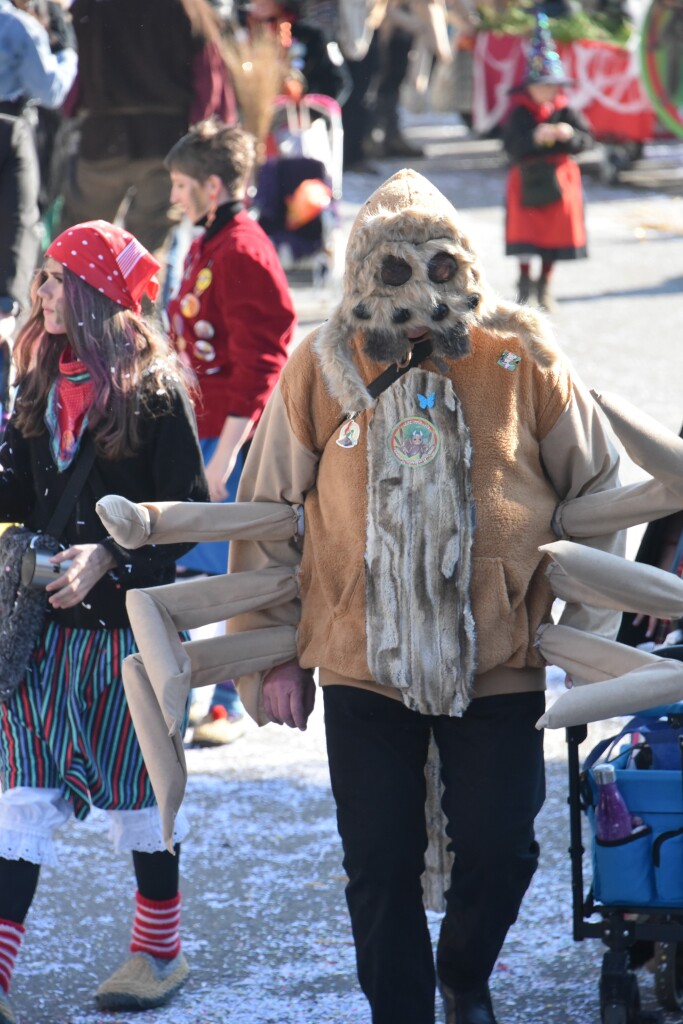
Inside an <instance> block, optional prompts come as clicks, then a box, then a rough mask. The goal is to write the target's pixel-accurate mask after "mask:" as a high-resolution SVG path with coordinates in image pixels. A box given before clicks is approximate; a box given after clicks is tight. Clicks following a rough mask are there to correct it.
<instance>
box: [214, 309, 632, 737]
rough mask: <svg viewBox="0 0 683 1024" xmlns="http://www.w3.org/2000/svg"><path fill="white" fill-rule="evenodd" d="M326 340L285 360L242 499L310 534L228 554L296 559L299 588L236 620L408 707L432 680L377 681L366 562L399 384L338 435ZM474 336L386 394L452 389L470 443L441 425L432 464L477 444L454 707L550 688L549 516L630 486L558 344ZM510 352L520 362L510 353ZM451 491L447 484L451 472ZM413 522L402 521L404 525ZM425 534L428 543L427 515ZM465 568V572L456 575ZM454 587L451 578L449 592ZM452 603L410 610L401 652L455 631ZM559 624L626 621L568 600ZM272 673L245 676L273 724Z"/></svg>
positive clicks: (412, 472)
mask: <svg viewBox="0 0 683 1024" xmlns="http://www.w3.org/2000/svg"><path fill="white" fill-rule="evenodd" d="M316 338H317V332H313V334H311V335H310V336H309V337H308V338H307V339H306V340H305V341H304V342H302V343H301V345H300V346H299V348H298V349H297V350H296V351H295V353H294V354H293V356H292V357H291V359H290V361H289V363H288V365H287V366H286V367H285V370H284V372H283V374H282V377H281V379H280V383H279V386H278V388H277V390H276V391H275V392H274V394H273V396H272V397H271V400H270V402H269V404H268V406H267V408H266V411H265V413H264V416H263V418H262V420H261V423H260V424H259V427H258V429H257V432H256V435H255V438H254V441H253V443H252V447H251V451H250V454H249V457H248V459H247V463H246V465H245V468H244V471H243V474H242V480H241V484H240V488H239V492H238V500H240V501H251V500H254V501H281V502H285V503H287V504H290V505H298V504H301V505H303V507H304V520H305V532H304V537H303V542H302V543H301V544H300V545H294V544H292V543H290V544H287V545H286V546H282V545H278V544H273V545H263V544H257V543H253V542H242V541H237V542H233V543H232V544H231V552H230V569H231V571H241V570H247V569H256V568H262V567H264V566H267V565H274V564H288V565H292V564H296V563H297V562H298V563H299V581H300V596H299V599H297V600H295V601H293V602H290V603H289V604H288V605H284V606H280V607H278V608H276V609H273V610H272V611H265V612H258V613H254V614H250V615H248V616H240V617H239V618H237V619H233V620H231V621H230V622H229V623H228V630H229V631H230V632H238V631H241V630H243V629H254V628H258V627H263V626H269V625H275V624H280V623H283V622H285V623H288V624H294V625H297V627H298V634H297V637H298V642H297V647H298V657H299V661H300V663H301V665H302V666H303V667H305V668H319V669H320V670H321V671H320V678H321V682H322V683H323V684H325V683H330V682H334V683H339V682H347V683H350V684H352V685H361V686H371V687H372V688H373V689H374V688H377V687H378V686H379V688H381V690H382V691H383V692H385V693H387V694H388V695H391V696H397V697H399V698H400V699H403V700H404V701H405V702H406V703H408V704H409V706H417V705H416V704H415V703H414V701H413V702H412V703H411V701H412V698H411V694H410V688H411V686H412V685H420V686H422V687H423V688H427V687H428V685H429V681H428V680H426V681H425V680H424V679H423V680H420V681H418V680H411V679H410V678H408V679H407V681H406V680H403V681H402V682H400V684H397V688H396V689H394V690H393V691H392V686H393V685H394V682H395V681H394V680H393V679H392V678H382V679H381V680H378V679H377V678H376V673H375V677H374V678H373V672H372V670H371V668H370V665H369V661H371V660H372V661H373V662H374V663H376V664H379V663H380V662H381V658H378V657H377V656H376V647H377V643H378V640H377V637H378V636H379V643H380V646H381V642H382V637H383V635H384V633H385V632H386V629H387V627H388V626H390V625H391V624H390V623H387V622H386V621H383V620H384V618H385V617H384V616H383V615H382V614H381V613H380V614H378V613H377V607H376V605H373V607H372V609H371V611H372V612H373V614H374V619H372V618H370V619H369V616H368V608H367V602H366V597H367V595H368V594H370V593H372V588H371V589H370V590H368V582H369V581H368V565H369V564H374V562H373V559H372V558H371V557H369V556H370V552H369V550H368V534H369V531H368V486H369V480H368V462H369V460H370V461H371V462H372V460H373V459H376V458H378V457H380V456H378V455H377V453H376V452H374V451H370V448H369V444H370V442H369V439H371V438H372V420H373V418H374V417H375V416H377V415H378V410H379V409H380V408H381V403H382V402H383V400H384V398H385V395H386V394H387V393H385V394H384V395H382V396H380V398H379V401H378V403H377V407H375V408H372V409H365V410H363V411H361V412H360V413H359V415H358V416H357V418H356V423H357V425H358V428H359V434H358V439H357V443H356V444H355V446H353V447H350V448H346V447H342V446H340V445H338V444H337V440H338V438H339V434H340V428H341V425H342V423H343V422H344V420H345V411H344V409H343V408H342V407H341V405H340V403H339V402H338V401H336V400H335V399H334V398H332V397H331V396H330V394H329V392H328V390H327V387H326V380H325V376H324V373H323V368H322V367H321V358H320V355H319V350H318V348H317V346H316ZM470 342H471V350H470V352H469V354H467V355H465V356H463V357H461V358H458V359H449V360H441V361H440V363H439V365H438V366H437V365H436V364H434V363H432V362H430V361H427V362H425V363H423V364H422V366H421V367H420V368H419V369H414V370H410V371H409V372H408V373H407V374H406V376H405V377H404V378H402V382H401V383H400V385H399V384H394V385H393V386H392V388H391V389H389V391H390V392H392V391H394V390H395V389H397V388H399V386H401V387H402V388H403V392H402V395H401V396H400V397H401V401H403V402H409V400H410V399H411V396H412V397H417V395H418V394H420V393H421V392H419V391H417V392H416V393H415V395H413V392H414V391H415V389H414V388H413V387H412V385H411V378H412V377H413V375H415V380H416V381H417V382H418V383H419V385H420V387H421V388H424V389H429V388H432V390H433V391H434V392H435V393H437V394H438V395H439V399H441V395H442V394H443V395H444V402H443V403H441V404H442V405H444V406H445V404H447V402H448V395H450V394H453V395H454V396H455V403H456V406H457V407H458V409H459V410H460V413H461V414H462V418H463V419H464V424H465V430H466V434H467V437H466V438H465V441H464V442H463V439H462V438H459V439H458V440H457V443H458V444H460V446H461V448H460V453H459V454H458V453H456V454H455V455H454V454H453V451H452V446H453V445H454V444H455V443H456V439H455V437H452V436H451V434H450V433H449V428H448V423H449V422H450V421H449V420H448V419H447V418H446V419H445V420H444V419H442V420H441V421H440V426H439V427H438V428H435V429H438V436H439V442H440V447H439V453H438V455H437V456H436V457H435V458H434V459H433V462H432V463H431V464H432V465H433V464H434V463H438V460H439V458H440V457H441V456H443V458H446V459H447V458H449V457H450V458H452V459H453V460H454V461H453V463H452V465H454V466H455V465H459V464H460V462H461V461H462V458H464V457H465V456H464V455H463V453H464V451H465V449H464V448H463V447H462V445H463V443H466V444H467V447H468V451H470V452H471V453H470V455H469V459H470V466H469V481H468V487H469V488H470V489H471V490H470V495H471V500H472V503H473V507H474V512H475V518H476V526H475V527H474V531H473V539H472V543H471V563H470V565H469V572H468V576H469V579H468V590H469V599H470V608H471V616H472V619H473V624H474V629H473V635H474V648H473V649H474V654H473V659H474V677H473V679H472V680H471V681H470V682H469V683H468V682H467V681H465V683H466V686H465V691H464V692H465V696H464V698H463V700H464V703H463V700H461V701H460V703H458V702H457V701H455V702H454V703H453V704H452V707H453V708H455V709H456V710H455V711H453V712H451V713H461V711H462V709H463V707H464V706H466V703H467V700H468V699H470V698H471V697H477V696H484V695H490V694H495V693H501V692H522V691H525V690H533V689H542V688H543V686H544V673H543V666H544V662H543V659H542V658H541V656H540V654H539V653H538V651H537V650H536V648H535V646H534V641H535V637H536V630H537V629H538V627H539V625H541V624H542V623H544V622H547V621H549V619H550V609H551V605H552V594H551V591H550V588H549V585H548V582H547V580H546V578H545V568H546V558H545V557H544V556H543V555H542V553H541V552H539V550H538V548H539V545H541V544H544V543H548V542H549V541H552V540H553V539H555V538H554V535H553V532H552V530H551V525H550V524H551V519H552V515H553V512H554V510H555V507H556V506H557V504H558V502H559V501H562V500H566V499H568V498H571V497H576V496H578V495H583V494H587V493H594V492H597V491H601V490H605V489H606V488H610V487H613V486H615V485H616V484H617V482H618V481H617V470H618V457H617V454H616V450H615V448H614V445H613V443H612V440H611V436H610V433H609V430H608V428H607V426H606V423H605V420H604V419H603V417H602V415H601V413H600V411H599V410H598V408H597V406H596V405H595V404H594V402H593V400H592V398H591V397H590V395H589V394H588V392H587V391H586V389H585V388H584V387H583V385H582V384H581V382H580V381H579V380H577V379H576V378H575V376H574V375H573V374H572V372H571V369H570V367H569V365H568V363H567V361H566V360H565V359H564V357H563V356H562V354H561V353H560V351H559V350H557V351H555V352H554V353H553V354H552V356H551V357H549V358H545V359H544V360H543V361H541V362H539V361H538V360H537V359H535V358H534V356H533V353H532V352H531V351H530V350H529V346H528V345H527V344H526V343H525V342H523V341H522V340H521V339H519V338H506V339H505V344H503V343H502V342H501V338H500V337H499V336H498V335H496V334H495V333H493V332H488V331H486V330H483V329H481V328H474V329H473V330H472V331H471V333H470ZM504 350H506V351H507V352H509V353H512V354H513V355H515V356H517V357H518V360H519V361H518V362H517V363H516V365H515V368H514V369H512V370H511V369H509V368H506V366H505V365H501V363H500V362H499V360H501V355H502V353H503V351H504ZM352 355H353V360H354V363H355V366H356V369H357V370H358V372H359V374H360V377H361V378H362V380H363V381H364V382H365V383H366V384H367V383H369V382H370V381H372V380H373V379H374V378H375V377H376V376H377V375H378V373H379V372H381V370H382V369H383V366H382V365H378V364H376V363H374V362H372V361H371V360H370V359H369V358H368V357H367V356H366V355H365V354H364V351H363V349H362V336H361V334H360V332H359V334H358V336H357V338H356V339H354V342H353V352H352ZM502 362H503V364H505V363H506V362H507V364H508V366H509V365H510V360H509V359H507V360H505V359H503V360H502ZM513 362H514V361H513ZM443 378H445V380H444V379H443ZM444 389H446V390H444ZM428 394H429V392H428ZM392 397H393V396H388V397H387V401H390V400H391V399H392ZM433 412H434V409H433V408H432V409H427V410H424V411H422V410H419V409H418V406H417V402H416V403H415V405H414V407H411V406H410V404H409V405H408V407H407V408H406V410H405V413H406V415H407V416H410V415H418V416H420V417H422V418H423V419H425V418H429V417H431V416H432V414H433ZM444 423H445V424H446V425H445V426H444ZM389 461H391V460H389ZM392 465H393V463H392ZM428 468H429V467H422V469H423V470H424V469H428ZM395 471H396V472H397V473H399V474H400V473H404V474H407V475H408V478H409V483H408V487H409V488H410V487H413V486H415V487H416V488H419V487H420V486H421V485H420V484H419V483H416V482H415V481H419V480H420V479H421V478H420V477H419V472H420V470H419V469H416V468H415V467H414V466H402V465H400V464H399V463H396V467H395ZM392 472H393V471H392ZM446 479H447V478H446ZM392 483H393V482H392V480H391V479H389V484H390V485H391V484H392ZM439 486H440V487H441V489H442V491H443V477H442V478H441V483H440V484H439ZM406 493H408V494H410V490H408V492H406ZM411 504H412V503H411V501H410V500H408V501H407V502H406V504H405V506H404V507H405V517H406V518H407V519H408V520H409V519H410V515H411ZM437 504H438V502H437ZM421 517H422V518H421V521H420V522H421V528H423V530H424V531H425V532H426V534H427V535H429V532H430V523H429V521H428V520H429V513H425V511H424V508H423V509H422V512H421ZM403 518H404V515H400V516H399V517H398V520H401V524H400V525H401V527H403V525H404V524H403V523H402V520H403ZM425 519H426V520H427V521H425ZM419 526H420V524H418V527H419ZM412 530H413V533H412V534H411V536H412V537H413V538H415V525H414V524H413V527H412ZM397 533H400V530H399V529H398V522H397ZM591 543H593V544H594V546H598V547H600V548H601V549H602V550H610V551H614V552H617V553H622V552H623V537H621V536H620V535H616V536H607V537H600V538H598V539H596V540H595V541H591ZM461 558H462V552H461ZM405 561H406V552H405V550H404V551H400V550H397V551H396V552H395V559H394V564H393V568H392V565H391V562H389V564H388V569H387V572H388V575H390V576H391V575H392V574H393V573H394V571H395V574H396V575H397V577H398V578H399V580H400V577H401V573H402V572H404V569H405V565H404V563H405ZM382 564H385V566H386V563H382ZM411 565H413V566H415V565H417V569H414V570H413V571H415V572H416V573H417V574H419V565H420V563H419V562H418V563H415V562H411ZM457 576H458V571H457V567H456V570H455V573H454V574H453V576H452V579H453V580H457ZM449 586H450V583H449V582H448V581H446V583H445V584H444V587H446V588H448V587H449ZM400 589H401V588H400V586H396V587H395V588H394V590H395V591H397V592H400ZM444 592H445V591H444ZM399 601H400V597H399ZM441 609H442V602H441V600H440V596H439V595H437V598H436V600H435V602H434V603H433V605H432V606H431V611H430V614H429V616H428V619H429V621H428V622H426V624H425V623H422V624H420V623H418V624H416V625H414V621H413V620H414V617H413V616H411V614H410V609H408V614H407V615H405V616H404V617H402V618H401V635H400V643H399V644H398V645H397V646H398V648H399V649H400V650H399V654H398V655H397V657H398V658H399V659H400V658H401V657H402V655H401V653H400V652H401V651H404V650H412V648H413V647H420V646H424V645H425V643H428V642H429V636H430V634H431V636H432V638H436V637H439V636H441V635H448V633H449V631H451V632H453V631H454V630H455V629H457V628H458V626H457V624H456V623H454V622H453V621H448V620H444V619H443V618H442V616H441ZM468 614H469V612H468ZM562 621H563V623H565V624H568V625H573V626H576V627H578V628H581V629H586V630H590V631H593V632H598V633H600V634H601V635H604V636H608V637H609V636H613V635H614V634H615V632H616V628H617V625H618V616H617V615H615V614H614V613H612V612H606V611H604V610H598V609H594V608H588V607H585V606H579V605H576V606H567V607H566V608H565V611H564V615H563V619H562ZM413 629H415V631H416V636H413V635H412V632H413ZM382 663H384V662H382ZM389 664H391V662H390V661H389ZM397 675H400V671H398V672H397ZM259 682H260V680H259V679H257V678H256V677H248V678H245V679H243V680H239V681H238V685H239V686H240V691H241V693H242V696H243V699H244V700H245V703H246V704H247V707H248V709H249V710H250V712H251V713H252V714H253V715H254V717H255V718H256V719H257V720H262V715H261V712H260V700H259ZM458 709H459V710H458Z"/></svg>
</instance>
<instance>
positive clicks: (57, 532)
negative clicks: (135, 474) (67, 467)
mask: <svg viewBox="0 0 683 1024" xmlns="http://www.w3.org/2000/svg"><path fill="white" fill-rule="evenodd" d="M94 461H95V445H94V443H93V440H92V437H91V436H90V434H85V436H84V437H83V442H82V444H81V447H80V449H79V451H78V453H77V455H76V458H75V459H74V461H73V463H72V465H71V474H70V476H69V479H68V481H67V484H66V487H65V488H64V491H63V492H62V496H61V498H60V499H59V501H58V502H57V507H56V508H55V510H54V512H53V513H52V516H51V518H50V522H49V523H48V524H47V526H46V527H45V532H46V533H49V534H50V535H51V536H52V537H55V538H56V539H57V540H59V539H60V538H61V535H62V532H63V530H64V527H65V526H66V521H67V519H68V518H69V516H70V515H71V510H72V509H73V507H74V505H75V504H76V499H77V498H78V496H79V494H80V493H81V491H82V490H83V486H84V484H85V481H86V479H87V476H88V473H89V472H90V470H91V469H92V465H93V463H94Z"/></svg>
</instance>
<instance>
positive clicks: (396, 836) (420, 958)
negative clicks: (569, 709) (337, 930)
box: [323, 686, 545, 1024]
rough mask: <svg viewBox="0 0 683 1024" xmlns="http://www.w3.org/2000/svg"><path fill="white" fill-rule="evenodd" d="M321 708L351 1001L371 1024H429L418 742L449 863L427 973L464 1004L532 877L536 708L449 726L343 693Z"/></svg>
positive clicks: (486, 700)
mask: <svg viewBox="0 0 683 1024" xmlns="http://www.w3.org/2000/svg"><path fill="white" fill-rule="evenodd" d="M323 694H324V702H325V729H326V735H327V749H328V755H329V763H330V776H331V781H332V792H333V794H334V798H335V801H336V804H337V823H338V827H339V833H340V835H341V839H342V845H343V848H344V867H345V870H346V873H347V875H348V878H349V881H348V885H347V888H346V897H347V902H348V906H349V911H350V914H351V925H352V929H353V936H354V942H355V946H356V957H357V964H358V977H359V980H360V984H361V988H362V989H363V991H364V992H365V995H366V996H367V998H368V1000H369V1002H370V1006H371V1008H372V1020H373V1024H433V1021H434V996H435V969H434V958H433V954H432V948H431V942H430V936H429V931H428V928H427V921H426V915H425V912H424V907H423V902H422V890H421V885H420V876H421V874H422V872H423V870H424V855H425V850H426V847H427V831H426V825H425V793H426V787H425V776H424V767H425V762H426V759H427V751H428V746H429V740H430V734H431V733H432V732H433V734H434V737H435V740H436V743H437V744H438V748H439V753H440V759H441V773H442V779H443V782H444V786H445V791H444V796H443V808H444V811H445V813H446V817H447V821H448V826H447V831H448V837H449V840H450V843H449V848H450V849H451V850H452V851H453V852H454V854H455V863H454V867H453V872H452V876H451V884H450V888H449V890H448V893H447V897H446V899H447V910H446V914H445V917H444V920H443V923H442V928H441V935H440V938H439V943H438V948H437V956H436V960H437V969H438V973H439V977H440V978H441V980H442V981H443V982H444V983H445V984H447V985H449V986H451V987H452V988H454V989H456V990H458V991H466V990H468V989H472V988H476V987H478V986H480V985H482V984H485V983H486V981H487V979H488V977H489V975H490V973H491V971H492V969H493V966H494V964H495V961H496V958H497V956H498V954H499V952H500V949H501V947H502V945H503V942H504V940H505V936H506V934H507V931H508V929H509V928H510V926H511V925H512V924H513V922H514V921H515V919H516V917H517V914H518V911H519V907H520V904H521V902H522V898H523V896H524V893H525V892H526V889H527V887H528V885H529V882H530V881H531V878H532V876H533V874H534V871H535V870H536V866H537V864H538V855H539V848H538V844H537V843H536V841H535V838H534V828H533V823H534V818H535V817H536V815H537V814H538V812H539V810H540V809H541V806H542V805H543V800H544V798H545V774H544V765H543V734H542V732H538V731H537V730H536V729H535V728H534V723H535V722H536V721H537V719H538V718H539V717H540V716H541V715H542V714H543V710H544V697H543V694H542V693H526V694H511V695H504V696H496V697H483V698H481V699H478V700H474V701H472V703H471V705H470V707H469V708H468V709H467V712H466V713H465V715H464V716H463V717H462V718H448V717H446V716H443V715H439V716H428V715H421V714H419V713H417V712H415V711H410V710H409V709H408V708H406V707H405V706H404V705H403V704H401V703H399V702H398V701H395V700H392V699H391V698H389V697H384V696H382V695H380V694H376V693H372V692H370V691H367V690H361V689H357V688H354V687H349V686H326V687H324V690H323Z"/></svg>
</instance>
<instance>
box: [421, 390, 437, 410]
mask: <svg viewBox="0 0 683 1024" xmlns="http://www.w3.org/2000/svg"><path fill="white" fill-rule="evenodd" d="M435 398H436V394H435V392H434V391H430V392H429V394H428V395H420V394H418V396H417V400H418V402H419V403H420V408H421V409H433V408H434V399H435Z"/></svg>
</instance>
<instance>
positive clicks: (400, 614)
mask: <svg viewBox="0 0 683 1024" xmlns="http://www.w3.org/2000/svg"><path fill="white" fill-rule="evenodd" d="M420 396H421V397H420ZM470 461H471V449H470V439H469V432H468V429H467V426H466V424H465V422H464V419H463V415H462V409H461V406H460V403H459V402H458V400H457V397H456V395H455V392H454V390H453V385H452V383H451V381H450V380H448V378H446V377H443V376H441V375H439V374H436V373H432V372H430V371H428V370H418V369H416V370H411V371H410V372H409V373H407V374H406V375H405V376H404V377H402V378H401V379H400V380H399V381H398V382H397V383H396V384H394V385H393V386H392V387H391V388H389V389H388V390H387V391H384V392H383V393H382V394H381V395H380V397H379V399H378V402H377V407H376V409H375V413H374V415H373V417H372V420H371V422H370V425H369V430H368V522H367V536H366V554H365V560H366V617H367V637H368V664H369V666H370V670H371V672H372V676H373V678H374V679H375V680H376V681H377V682H378V683H382V684H384V685H389V686H395V687H398V689H399V690H400V691H401V695H402V698H403V702H404V703H405V704H406V705H407V706H408V707H410V708H413V709H414V710H417V711H420V712H422V713H423V714H434V715H441V714H444V715H461V714H462V713H463V712H464V710H465V708H466V707H467V705H468V703H469V700H470V695H471V687H472V679H473V675H474V669H475V653H476V652H475V631H474V622H473V619H472V613H471V609H470V599H469V585H470V572H471V554H472V539H473V514H472V509H473V504H472V493H471V483H470Z"/></svg>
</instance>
